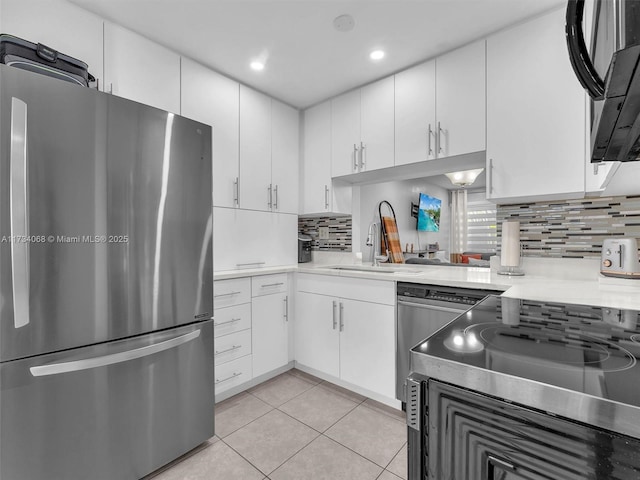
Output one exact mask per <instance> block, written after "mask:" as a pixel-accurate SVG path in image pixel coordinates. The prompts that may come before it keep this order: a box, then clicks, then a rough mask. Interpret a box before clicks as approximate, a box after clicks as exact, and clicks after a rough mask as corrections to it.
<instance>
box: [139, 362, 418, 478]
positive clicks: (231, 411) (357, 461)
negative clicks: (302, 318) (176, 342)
mask: <svg viewBox="0 0 640 480" xmlns="http://www.w3.org/2000/svg"><path fill="white" fill-rule="evenodd" d="M406 450H407V429H406V425H405V422H404V415H403V413H402V412H401V411H399V410H395V409H393V408H390V407H387V406H386V405H382V404H380V403H378V402H374V401H373V400H370V399H367V398H365V397H363V396H361V395H358V394H356V393H353V392H351V391H349V390H345V389H343V388H340V387H338V386H336V385H333V384H331V383H328V382H324V381H322V380H320V379H318V378H316V377H312V376H310V375H307V374H306V373H304V372H301V371H299V370H295V369H294V370H290V371H288V372H286V373H283V374H282V375H279V376H278V377H276V378H274V379H272V380H269V381H267V382H265V383H262V384H260V385H258V386H256V387H254V388H252V389H250V390H248V391H246V392H243V393H240V394H238V395H236V396H234V397H232V398H229V399H228V400H225V401H224V402H221V403H220V404H218V405H216V436H215V437H213V438H212V439H210V440H209V442H207V443H205V444H204V445H201V446H200V447H199V448H197V449H196V450H194V451H192V452H189V454H187V455H185V456H183V457H181V458H179V459H178V460H176V461H175V462H173V463H171V464H169V465H168V466H166V467H165V468H163V469H161V470H159V471H157V472H155V473H153V474H152V475H149V476H148V477H145V479H144V480H151V479H152V478H153V480H201V479H202V480H204V479H206V480H253V479H256V480H264V479H267V480H268V479H271V480H302V479H304V480H343V479H344V480H399V479H405V480H406V478H407V451H406Z"/></svg>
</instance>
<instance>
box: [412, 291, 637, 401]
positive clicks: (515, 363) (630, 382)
mask: <svg viewBox="0 0 640 480" xmlns="http://www.w3.org/2000/svg"><path fill="white" fill-rule="evenodd" d="M638 316H639V312H638V311H636V310H620V309H615V308H605V307H593V306H588V305H567V304H558V303H542V302H535V301H531V300H521V299H514V298H504V297H497V296H490V297H487V298H486V299H485V300H483V301H482V302H480V303H478V304H477V305H475V306H474V307H473V308H472V309H471V310H469V311H468V312H466V313H464V314H462V315H461V316H460V317H458V318H457V319H456V320H454V321H453V322H451V323H450V324H449V325H447V326H446V327H444V328H443V329H441V330H439V331H438V332H436V333H435V334H434V335H433V336H431V337H429V339H428V340H426V341H425V342H424V343H422V344H420V345H418V346H416V347H415V348H414V349H413V350H414V351H415V352H420V353H424V354H427V355H431V356H435V357H439V358H444V359H448V360H453V361H456V362H460V363H463V364H467V365H473V366H475V367H479V368H483V369H487V370H491V371H495V372H501V373H506V374H509V375H514V376H517V377H522V378H527V379H530V380H536V381H539V382H543V383H546V384H551V385H556V386H559V387H563V388H567V389H570V390H573V391H578V392H583V393H587V394H589V395H594V396H596V397H601V398H606V399H608V400H613V401H617V402H621V403H626V404H630V405H636V406H640V366H638V361H637V360H638V358H640V325H639V322H638V319H639V318H638Z"/></svg>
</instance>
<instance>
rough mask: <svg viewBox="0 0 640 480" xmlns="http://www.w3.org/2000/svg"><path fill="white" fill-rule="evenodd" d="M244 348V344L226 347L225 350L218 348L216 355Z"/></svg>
mask: <svg viewBox="0 0 640 480" xmlns="http://www.w3.org/2000/svg"><path fill="white" fill-rule="evenodd" d="M239 348H242V345H232V346H231V348H225V349H224V350H216V352H215V354H216V355H221V354H223V353H228V352H233V351H234V350H238V349H239Z"/></svg>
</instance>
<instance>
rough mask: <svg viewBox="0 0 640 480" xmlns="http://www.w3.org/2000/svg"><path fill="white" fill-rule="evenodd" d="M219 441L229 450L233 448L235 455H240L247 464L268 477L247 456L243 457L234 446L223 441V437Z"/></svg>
mask: <svg viewBox="0 0 640 480" xmlns="http://www.w3.org/2000/svg"><path fill="white" fill-rule="evenodd" d="M220 441H221V442H222V443H224V444H225V445H226V446H227V447H229V448H230V449H231V450H233V451H234V452H235V453H236V454H237V455H239V456H240V458H241V459H243V460H244V461H245V462H247V463H248V464H249V465H251V466H252V467H253V468H255V469H256V470H257V471H258V472H260V473H261V474H262V475H264V476H265V477H268V476H269V474H266V473H264V472H263V471H262V470H260V469H259V468H258V467H257V466H255V465H254V464H253V463H251V461H250V460H249V459H247V458H245V457H244V456H243V455H242V454H241V453H240V452H239V451H237V450H236V449H235V448H233V447H232V446H231V445H229V444H228V443H227V442H225V441H224V439H223V438H221V439H220ZM272 473H273V472H272Z"/></svg>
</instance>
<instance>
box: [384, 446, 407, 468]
mask: <svg viewBox="0 0 640 480" xmlns="http://www.w3.org/2000/svg"><path fill="white" fill-rule="evenodd" d="M406 446H407V442H404V443H403V444H402V446H401V447H400V449H399V450H398V451H397V452H396V453H395V454H394V455H393V457H392V458H391V460H390V461H389V463H387V466H386V467H384V469H385V470H386V469H387V467H388V466H389V465H391V464H392V463H393V461H394V460H395V459H396V457H397V456H398V455H399V454H400V452H401V451H402V450H404V449H405V447H406ZM391 473H393V472H391ZM394 475H395V473H394ZM396 476H398V475H396Z"/></svg>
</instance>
